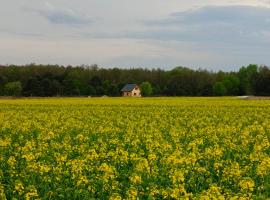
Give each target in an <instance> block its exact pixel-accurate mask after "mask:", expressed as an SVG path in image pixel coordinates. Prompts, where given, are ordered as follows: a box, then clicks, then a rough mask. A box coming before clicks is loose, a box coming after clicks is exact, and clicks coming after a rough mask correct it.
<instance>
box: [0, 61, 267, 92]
mask: <svg viewBox="0 0 270 200" xmlns="http://www.w3.org/2000/svg"><path fill="white" fill-rule="evenodd" d="M143 82H149V83H150V84H151V87H152V94H151V95H152V96H225V95H226V96H235V95H261V96H266V95H270V68H269V67H267V66H258V65H249V66H246V67H241V68H240V69H239V71H238V72H222V71H219V72H212V71H207V70H200V69H199V70H192V69H189V68H185V67H176V68H174V69H172V70H169V71H166V70H162V69H142V68H134V69H133V68H132V69H119V68H111V69H104V68H99V67H98V66H97V65H92V66H84V65H83V66H79V67H72V66H68V67H64V66H58V65H36V64H29V65H24V66H15V65H8V66H3V65H2V66H0V96H27V97H29V96H33V97H35V96H38V97H51V96H102V95H108V96H120V95H121V88H122V87H123V86H124V85H125V84H127V83H137V84H139V85H140V84H141V83H143Z"/></svg>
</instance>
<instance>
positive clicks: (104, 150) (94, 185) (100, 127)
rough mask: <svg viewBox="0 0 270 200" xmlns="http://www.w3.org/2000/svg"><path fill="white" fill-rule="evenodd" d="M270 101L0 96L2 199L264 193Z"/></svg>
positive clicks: (268, 173)
mask: <svg viewBox="0 0 270 200" xmlns="http://www.w3.org/2000/svg"><path fill="white" fill-rule="evenodd" d="M269 139H270V101H247V100H240V99H237V98H141V99H137V98H136V99H130V98H84V99H83V98H74V99H72V98H59V99H58V98H55V99H53V98H52V99H15V100H4V99H3V100H0V199H1V200H2V199H14V200H15V199H18V200H19V199H266V198H268V197H269V196H270V144H269Z"/></svg>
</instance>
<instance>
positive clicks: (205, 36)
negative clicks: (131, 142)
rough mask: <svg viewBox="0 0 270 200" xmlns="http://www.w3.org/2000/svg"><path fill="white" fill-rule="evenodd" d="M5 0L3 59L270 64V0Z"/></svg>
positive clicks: (0, 30) (0, 32)
mask: <svg viewBox="0 0 270 200" xmlns="http://www.w3.org/2000/svg"><path fill="white" fill-rule="evenodd" d="M0 3H1V6H0V13H1V14H0V16H1V17H0V64H27V63H32V62H34V63H38V64H62V65H69V64H71V65H81V64H98V65H99V66H102V67H126V68H129V67H148V68H154V67H155V68H156V67H160V68H163V69H171V68H173V67H175V66H180V65H181V66H188V67H192V68H207V69H213V70H219V69H222V70H235V69H238V68H239V66H242V65H247V64H249V63H256V64H265V65H270V0H219V1H217V0H203V1H202V0H136V1H134V0H76V1H72V0H39V1H37V0H20V1H18V0H8V1H7V0H0Z"/></svg>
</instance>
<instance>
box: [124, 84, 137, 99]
mask: <svg viewBox="0 0 270 200" xmlns="http://www.w3.org/2000/svg"><path fill="white" fill-rule="evenodd" d="M121 92H122V96H123V97H141V90H140V87H139V86H138V85H137V84H126V85H125V86H124V87H123V88H122V90H121Z"/></svg>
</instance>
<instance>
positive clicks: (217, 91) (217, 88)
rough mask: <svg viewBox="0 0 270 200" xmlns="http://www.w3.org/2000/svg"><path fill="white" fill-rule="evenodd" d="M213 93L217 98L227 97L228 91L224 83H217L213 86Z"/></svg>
mask: <svg viewBox="0 0 270 200" xmlns="http://www.w3.org/2000/svg"><path fill="white" fill-rule="evenodd" d="M213 92H214V95H215V96H225V95H226V94H227V89H226V87H225V86H224V84H223V83H222V82H216V83H215V84H214V86H213Z"/></svg>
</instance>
